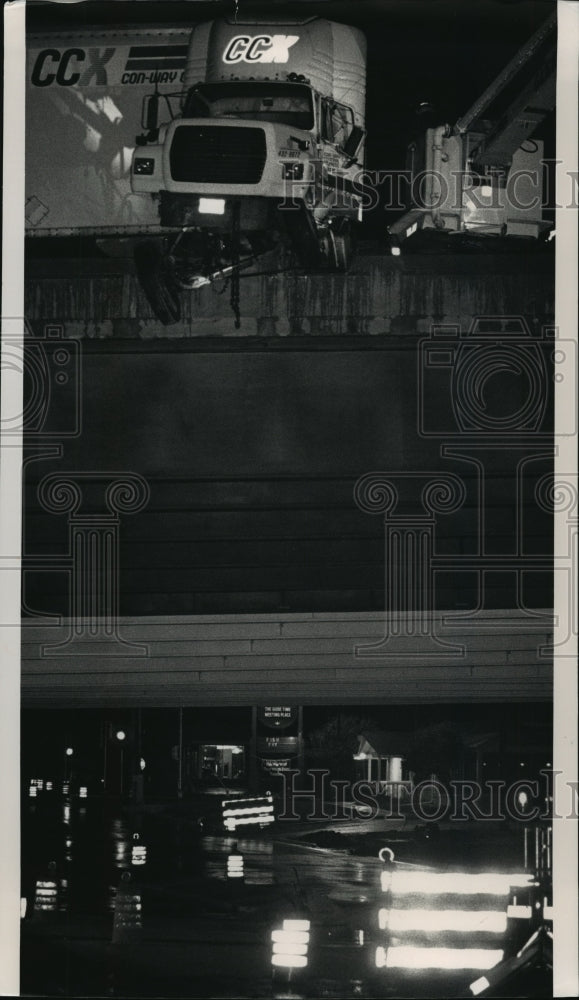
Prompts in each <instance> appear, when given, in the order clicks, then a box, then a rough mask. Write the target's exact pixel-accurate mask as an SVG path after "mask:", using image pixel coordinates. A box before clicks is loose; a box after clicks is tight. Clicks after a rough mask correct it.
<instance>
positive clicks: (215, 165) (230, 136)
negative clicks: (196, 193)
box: [170, 125, 266, 184]
mask: <svg viewBox="0 0 579 1000" xmlns="http://www.w3.org/2000/svg"><path fill="white" fill-rule="evenodd" d="M265 158H266V146H265V132H264V131H263V129H261V128H232V127H231V126H227V125H213V126H205V125H180V126H179V127H178V128H177V129H176V130H175V134H174V136H173V142H172V143H171V153H170V163H171V176H172V178H173V180H175V181H197V182H198V183H199V184H209V183H214V184H257V183H258V181H260V180H261V175H262V173H263V168H264V166H265Z"/></svg>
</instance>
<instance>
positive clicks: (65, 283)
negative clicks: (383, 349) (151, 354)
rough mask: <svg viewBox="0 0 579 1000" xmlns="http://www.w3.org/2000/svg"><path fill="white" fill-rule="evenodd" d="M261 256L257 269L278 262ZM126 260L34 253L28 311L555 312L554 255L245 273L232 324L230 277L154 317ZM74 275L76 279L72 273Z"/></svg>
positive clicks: (408, 326) (194, 332)
mask: <svg viewBox="0 0 579 1000" xmlns="http://www.w3.org/2000/svg"><path fill="white" fill-rule="evenodd" d="M275 267H276V265H275V261H273V260H265V261H264V262H263V263H261V262H260V263H259V264H258V265H257V266H256V269H257V270H260V271H262V270H263V271H265V270H273V269H275ZM130 271H131V265H130V262H129V261H128V260H127V259H125V258H119V259H109V260H103V261H101V262H99V263H98V270H97V271H96V276H95V262H94V261H83V259H82V257H81V258H80V259H77V260H76V261H68V262H64V261H61V260H55V261H53V262H52V263H51V262H50V261H48V262H46V261H43V262H42V264H40V263H38V262H35V261H33V260H30V261H29V264H28V269H27V279H28V280H27V289H26V316H27V318H28V320H29V321H30V323H31V324H32V325H33V326H36V325H37V324H41V323H43V322H61V323H66V329H67V333H68V334H69V335H70V336H76V337H91V338H104V339H108V338H110V337H121V338H134V337H142V338H147V339H148V338H154V337H168V338H171V339H173V338H181V337H234V336H240V337H254V336H256V337H303V336H306V337H311V336H324V337H327V336H352V337H356V336H367V335H372V336H374V335H377V336H379V335H381V334H389V333H390V334H391V333H424V334H426V333H428V332H429V330H430V327H431V325H432V324H433V323H442V322H449V323H458V324H460V325H461V326H463V327H468V326H469V325H470V323H471V322H472V319H473V317H474V316H477V315H494V316H504V315H512V314H515V315H521V314H522V315H525V316H526V317H527V318H528V319H529V320H530V321H531V324H532V325H533V326H534V327H535V328H536V327H537V326H540V325H541V324H542V323H545V322H547V323H552V321H553V315H554V279H553V260H552V257H551V255H550V254H542V253H540V252H535V253H528V254H523V253H517V254H495V255H488V256H487V255H482V254H473V255H464V254H463V255H444V254H443V255H440V256H439V255H436V254H431V255H423V256H418V255H417V256H414V255H409V256H407V257H396V258H394V257H390V256H388V255H382V256H376V255H374V256H373V255H371V254H368V255H366V254H360V255H359V256H358V258H357V260H356V262H355V265H354V267H353V269H352V271H351V273H349V274H347V275H328V274H318V275H315V274H314V275H312V274H303V273H300V272H299V271H296V272H291V271H290V272H287V273H283V274H274V275H271V276H261V277H254V276H251V274H249V273H247V274H246V275H245V276H244V277H242V279H241V312H242V326H241V329H240V330H239V331H236V330H235V327H234V323H233V317H232V315H231V312H230V309H229V295H228V291H227V290H226V291H225V292H224V293H223V294H218V293H219V292H221V291H222V289H223V286H224V283H223V282H219V283H217V284H216V285H215V287H214V288H204V289H201V290H199V291H197V292H192V293H184V294H183V310H184V315H183V322H181V323H179V324H176V325H175V326H171V327H167V328H163V327H162V326H161V325H160V324H159V323H158V322H157V321H156V320H155V319H154V318H153V316H152V313H151V310H150V307H149V305H148V303H147V302H146V300H145V299H144V296H143V295H142V293H141V292H140V290H139V288H138V285H137V282H136V279H135V277H134V275H133V274H132V273H130ZM67 279H73V280H67Z"/></svg>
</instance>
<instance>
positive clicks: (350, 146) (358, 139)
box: [344, 125, 366, 161]
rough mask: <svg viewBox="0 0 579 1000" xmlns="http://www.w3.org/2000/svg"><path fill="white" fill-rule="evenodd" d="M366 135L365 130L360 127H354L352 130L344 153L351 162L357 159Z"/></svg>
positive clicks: (345, 144)
mask: <svg viewBox="0 0 579 1000" xmlns="http://www.w3.org/2000/svg"><path fill="white" fill-rule="evenodd" d="M365 135H366V130H365V129H363V128H360V126H359V125H354V128H353V129H352V131H351V132H350V135H349V136H348V138H347V139H346V141H345V143H344V153H345V154H346V156H347V157H348V159H349V160H352V161H353V160H355V159H356V156H357V154H358V150H359V149H360V146H361V145H362V140H363V139H364V136H365Z"/></svg>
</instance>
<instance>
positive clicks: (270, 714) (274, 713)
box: [258, 705, 298, 729]
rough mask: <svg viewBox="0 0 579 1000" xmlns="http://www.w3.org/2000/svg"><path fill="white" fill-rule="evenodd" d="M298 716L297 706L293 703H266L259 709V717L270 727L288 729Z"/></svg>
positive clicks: (262, 722) (264, 724)
mask: <svg viewBox="0 0 579 1000" xmlns="http://www.w3.org/2000/svg"><path fill="white" fill-rule="evenodd" d="M297 717H298V710H297V708H293V707H292V706H291V705H266V706H265V708H260V709H258V718H259V721H260V722H261V724H262V725H263V726H267V727H268V728H269V729H287V727H288V726H291V725H292V723H294V722H295V721H296V719H297Z"/></svg>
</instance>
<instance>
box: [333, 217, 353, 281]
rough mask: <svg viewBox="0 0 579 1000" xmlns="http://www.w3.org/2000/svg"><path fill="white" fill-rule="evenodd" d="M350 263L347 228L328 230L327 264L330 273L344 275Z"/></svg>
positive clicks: (348, 230)
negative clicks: (336, 272) (335, 272)
mask: <svg viewBox="0 0 579 1000" xmlns="http://www.w3.org/2000/svg"><path fill="white" fill-rule="evenodd" d="M351 262H352V236H351V233H350V229H349V226H342V227H341V229H339V230H338V231H336V230H334V229H330V230H328V263H329V266H330V269H331V270H332V271H338V272H339V273H340V274H344V273H345V272H346V271H347V270H348V269H349V267H350V264H351Z"/></svg>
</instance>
